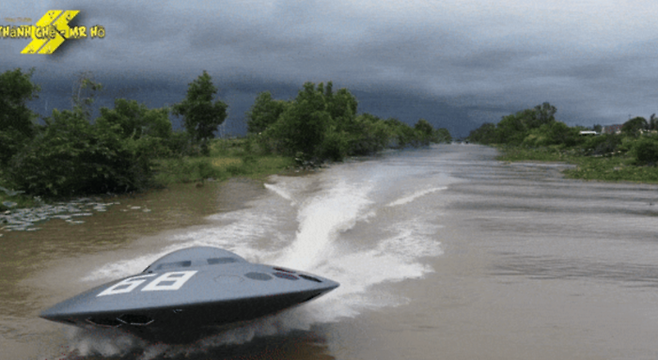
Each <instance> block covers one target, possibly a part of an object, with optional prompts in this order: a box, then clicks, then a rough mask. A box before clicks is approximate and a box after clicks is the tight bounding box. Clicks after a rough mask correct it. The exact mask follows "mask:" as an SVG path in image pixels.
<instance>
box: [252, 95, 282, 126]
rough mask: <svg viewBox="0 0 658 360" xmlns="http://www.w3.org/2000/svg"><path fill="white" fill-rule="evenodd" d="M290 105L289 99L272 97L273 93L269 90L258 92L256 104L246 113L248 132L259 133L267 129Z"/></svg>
mask: <svg viewBox="0 0 658 360" xmlns="http://www.w3.org/2000/svg"><path fill="white" fill-rule="evenodd" d="M288 105H289V103H288V102H287V101H283V100H274V99H272V94H271V93H270V92H269V91H265V92H262V93H260V94H258V96H256V100H255V101H254V104H253V105H252V106H251V109H249V111H247V114H246V116H247V132H249V133H250V134H258V133H261V132H263V131H265V130H266V129H267V128H268V127H270V125H272V124H274V123H275V122H276V121H277V120H278V119H279V116H281V114H282V113H283V112H284V111H285V109H286V106H288Z"/></svg>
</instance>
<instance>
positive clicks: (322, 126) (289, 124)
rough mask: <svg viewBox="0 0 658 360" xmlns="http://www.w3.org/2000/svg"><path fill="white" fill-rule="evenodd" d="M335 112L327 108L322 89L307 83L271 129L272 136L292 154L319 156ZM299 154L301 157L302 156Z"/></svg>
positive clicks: (309, 156)
mask: <svg viewBox="0 0 658 360" xmlns="http://www.w3.org/2000/svg"><path fill="white" fill-rule="evenodd" d="M330 122H331V115H329V113H328V112H327V111H326V103H325V100H324V95H323V93H322V92H320V91H318V90H316V89H315V85H314V84H313V83H311V82H307V83H305V84H304V87H303V89H302V90H300V91H299V93H298V94H297V97H296V98H295V101H294V102H293V103H292V104H291V105H290V106H288V107H287V108H286V109H285V111H284V112H283V113H282V114H281V115H280V117H279V119H278V120H277V122H276V123H275V124H274V125H273V126H272V127H271V128H270V129H268V136H271V137H274V138H275V139H277V140H278V141H279V142H280V143H281V150H282V151H283V152H284V153H287V154H289V155H298V153H301V154H299V156H301V157H304V158H308V159H310V158H313V157H316V156H319V155H320V154H319V152H320V145H321V144H322V143H323V141H324V140H325V135H326V131H327V130H328V127H329V125H330ZM299 156H298V157H299Z"/></svg>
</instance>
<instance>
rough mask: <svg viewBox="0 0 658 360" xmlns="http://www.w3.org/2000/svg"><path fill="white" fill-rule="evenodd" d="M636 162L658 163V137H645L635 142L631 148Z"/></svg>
mask: <svg viewBox="0 0 658 360" xmlns="http://www.w3.org/2000/svg"><path fill="white" fill-rule="evenodd" d="M631 153H632V155H633V157H634V158H635V161H636V163H638V164H640V165H655V164H656V163H658V139H656V138H654V137H643V138H641V139H640V140H638V141H636V142H635V143H634V144H633V148H632V150H631Z"/></svg>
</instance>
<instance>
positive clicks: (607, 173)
mask: <svg viewBox="0 0 658 360" xmlns="http://www.w3.org/2000/svg"><path fill="white" fill-rule="evenodd" d="M496 148H497V149H498V150H500V152H501V155H500V156H499V157H498V158H497V159H498V160H502V161H511V162H514V161H543V162H565V163H568V164H573V165H576V168H575V169H567V170H564V175H565V176H566V177H567V178H569V179H581V180H600V181H632V182H642V183H658V167H657V166H638V165H636V164H635V160H634V159H633V158H632V157H630V156H628V155H626V154H624V155H615V156H598V157H595V156H583V155H579V154H578V153H577V152H576V150H574V149H569V150H563V149H560V148H559V147H543V148H524V147H505V146H496Z"/></svg>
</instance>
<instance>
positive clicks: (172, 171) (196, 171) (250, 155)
mask: <svg viewBox="0 0 658 360" xmlns="http://www.w3.org/2000/svg"><path fill="white" fill-rule="evenodd" d="M294 166H295V162H294V160H293V159H291V158H290V157H285V156H279V155H263V154H261V153H260V151H259V149H258V148H253V147H252V146H251V144H249V143H247V142H246V140H244V139H215V140H213V141H212V142H211V144H210V154H209V155H208V156H194V157H192V156H183V157H179V158H169V159H157V160H156V161H155V176H154V179H153V187H154V188H164V187H167V186H169V185H171V184H175V183H190V182H203V181H205V180H207V179H213V180H216V181H225V180H228V179H230V178H232V177H248V178H251V179H255V180H260V181H262V180H264V179H265V178H267V176H269V175H272V174H278V173H284V172H286V171H289V170H291V169H293V168H294ZM4 189H6V190H7V191H6V192H5V191H4ZM62 200H63V201H66V199H62ZM3 203H4V204H3ZM40 203H41V199H40V198H38V197H37V198H35V197H32V196H26V195H24V194H20V193H17V192H15V191H12V190H11V187H10V186H9V185H7V184H6V183H4V182H3V180H2V172H1V170H0V211H6V210H9V209H16V208H25V207H33V206H37V205H39V204H40Z"/></svg>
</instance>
